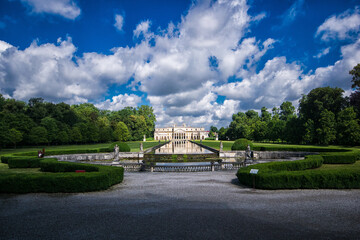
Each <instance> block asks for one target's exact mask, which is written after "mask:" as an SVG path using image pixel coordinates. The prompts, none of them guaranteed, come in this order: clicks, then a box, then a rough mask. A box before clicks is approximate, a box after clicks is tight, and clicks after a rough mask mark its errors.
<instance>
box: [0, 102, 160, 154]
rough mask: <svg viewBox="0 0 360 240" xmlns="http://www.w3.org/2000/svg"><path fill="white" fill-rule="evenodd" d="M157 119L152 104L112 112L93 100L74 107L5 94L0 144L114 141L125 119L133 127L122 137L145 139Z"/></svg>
mask: <svg viewBox="0 0 360 240" xmlns="http://www.w3.org/2000/svg"><path fill="white" fill-rule="evenodd" d="M155 121H156V117H155V115H154V113H153V109H152V107H150V106H140V107H138V108H132V107H125V108H124V109H122V110H120V111H109V110H99V109H97V108H96V107H95V106H94V105H93V104H90V103H84V104H79V105H72V106H70V105H68V104H66V103H59V104H54V103H49V102H45V101H44V99H42V98H32V99H30V100H29V102H28V104H26V103H24V102H21V101H17V100H15V99H5V98H4V97H3V96H2V95H1V96H0V147H7V146H10V145H39V144H69V143H76V144H78V143H96V142H110V141H113V140H115V138H114V131H116V130H117V129H116V128H117V124H118V122H123V123H124V124H125V126H126V127H127V128H128V130H129V131H128V133H127V134H126V132H125V136H124V137H121V139H120V140H122V141H125V139H126V138H127V139H126V140H131V139H132V140H141V139H142V137H143V135H144V134H146V136H147V137H152V135H153V132H154V128H155ZM122 127H123V126H122ZM10 129H13V130H11V131H10ZM15 130H16V131H19V132H15ZM118 132H119V131H118ZM118 132H117V133H118ZM19 133H20V134H21V135H20V134H19ZM117 133H116V134H115V136H116V140H118V139H119V138H118V137H117V136H118V134H117ZM129 134H130V135H129ZM20 136H22V137H20ZM130 138H131V139H130Z"/></svg>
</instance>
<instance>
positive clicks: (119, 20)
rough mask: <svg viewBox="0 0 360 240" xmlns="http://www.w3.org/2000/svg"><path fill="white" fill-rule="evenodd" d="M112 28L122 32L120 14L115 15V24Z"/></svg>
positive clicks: (122, 23)
mask: <svg viewBox="0 0 360 240" xmlns="http://www.w3.org/2000/svg"><path fill="white" fill-rule="evenodd" d="M114 26H115V27H116V28H117V29H118V30H119V31H122V29H123V26H124V17H123V16H122V15H120V14H115V24H114Z"/></svg>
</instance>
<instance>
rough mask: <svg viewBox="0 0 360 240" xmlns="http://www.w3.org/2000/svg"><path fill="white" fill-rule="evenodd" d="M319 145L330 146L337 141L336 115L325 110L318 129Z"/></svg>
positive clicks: (321, 114) (321, 115)
mask: <svg viewBox="0 0 360 240" xmlns="http://www.w3.org/2000/svg"><path fill="white" fill-rule="evenodd" d="M316 139H317V143H319V144H323V145H328V144H329V143H332V142H333V141H334V140H335V139H336V129H335V114H334V113H332V112H331V111H329V110H327V109H324V110H323V111H322V112H321V113H320V120H319V125H318V128H317V129H316Z"/></svg>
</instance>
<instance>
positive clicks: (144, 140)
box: [143, 134, 146, 142]
mask: <svg viewBox="0 0 360 240" xmlns="http://www.w3.org/2000/svg"><path fill="white" fill-rule="evenodd" d="M143 142H146V135H145V134H144V139H143Z"/></svg>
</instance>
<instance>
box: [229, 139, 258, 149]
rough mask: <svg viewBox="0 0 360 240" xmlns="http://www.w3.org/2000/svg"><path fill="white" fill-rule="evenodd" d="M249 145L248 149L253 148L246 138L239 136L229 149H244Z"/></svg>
mask: <svg viewBox="0 0 360 240" xmlns="http://www.w3.org/2000/svg"><path fill="white" fill-rule="evenodd" d="M248 145H250V149H253V148H254V146H253V144H252V142H251V141H249V140H247V139H246V138H240V139H238V140H236V141H235V142H234V144H233V145H232V146H231V150H246V148H247V146H248Z"/></svg>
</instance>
